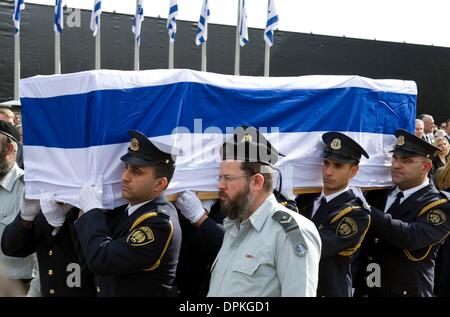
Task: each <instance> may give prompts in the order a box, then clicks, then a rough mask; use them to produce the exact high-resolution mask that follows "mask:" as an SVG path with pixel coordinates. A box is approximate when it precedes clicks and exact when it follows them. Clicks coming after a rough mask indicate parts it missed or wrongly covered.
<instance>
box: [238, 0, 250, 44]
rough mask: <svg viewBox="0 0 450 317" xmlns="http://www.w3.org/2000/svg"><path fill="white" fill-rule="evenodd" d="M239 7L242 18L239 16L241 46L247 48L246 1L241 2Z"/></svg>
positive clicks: (241, 0)
mask: <svg viewBox="0 0 450 317" xmlns="http://www.w3.org/2000/svg"><path fill="white" fill-rule="evenodd" d="M239 5H240V6H241V9H240V11H239V12H240V16H239V44H240V45H241V46H245V44H247V43H248V41H249V39H248V28H247V10H246V9H245V0H240V3H239Z"/></svg>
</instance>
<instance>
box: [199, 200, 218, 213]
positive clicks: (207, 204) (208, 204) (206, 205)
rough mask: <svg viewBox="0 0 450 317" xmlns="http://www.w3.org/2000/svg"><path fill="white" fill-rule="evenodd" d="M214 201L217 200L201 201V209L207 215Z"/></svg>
mask: <svg viewBox="0 0 450 317" xmlns="http://www.w3.org/2000/svg"><path fill="white" fill-rule="evenodd" d="M216 201H217V200H214V199H208V200H201V202H202V207H203V209H205V210H206V211H207V212H208V213H209V212H210V211H211V207H212V206H213V205H214V204H215V203H216Z"/></svg>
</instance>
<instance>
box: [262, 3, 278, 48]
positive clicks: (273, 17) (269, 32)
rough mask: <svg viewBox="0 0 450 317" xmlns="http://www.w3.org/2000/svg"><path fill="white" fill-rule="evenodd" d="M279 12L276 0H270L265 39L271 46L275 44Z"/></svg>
mask: <svg viewBox="0 0 450 317" xmlns="http://www.w3.org/2000/svg"><path fill="white" fill-rule="evenodd" d="M278 20H279V19H278V14H277V10H276V8H275V0H269V2H268V6H267V23H266V29H265V30H264V41H266V44H267V45H269V47H271V46H272V45H273V30H274V29H275V28H276V27H277V26H278Z"/></svg>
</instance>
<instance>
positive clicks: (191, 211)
mask: <svg viewBox="0 0 450 317" xmlns="http://www.w3.org/2000/svg"><path fill="white" fill-rule="evenodd" d="M175 205H176V206H177V207H178V209H180V211H181V214H182V215H183V216H185V217H186V218H187V219H188V220H189V221H190V222H191V223H195V222H197V221H198V220H199V219H200V218H201V217H202V216H203V215H204V214H205V210H204V209H203V206H202V203H201V201H200V199H198V197H197V195H195V194H194V193H193V192H191V191H190V190H186V191H184V192H183V193H182V194H181V195H179V196H178V198H177V201H176V202H175Z"/></svg>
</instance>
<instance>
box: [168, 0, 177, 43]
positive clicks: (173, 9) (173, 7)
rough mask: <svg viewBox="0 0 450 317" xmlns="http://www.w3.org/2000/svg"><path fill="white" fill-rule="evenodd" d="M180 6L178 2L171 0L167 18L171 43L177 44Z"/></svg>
mask: <svg viewBox="0 0 450 317" xmlns="http://www.w3.org/2000/svg"><path fill="white" fill-rule="evenodd" d="M177 15H178V4H177V0H170V8H169V16H168V17H167V30H168V31H169V38H170V41H171V42H175V37H176V35H177V20H176V18H175V17H176V16H177Z"/></svg>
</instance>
